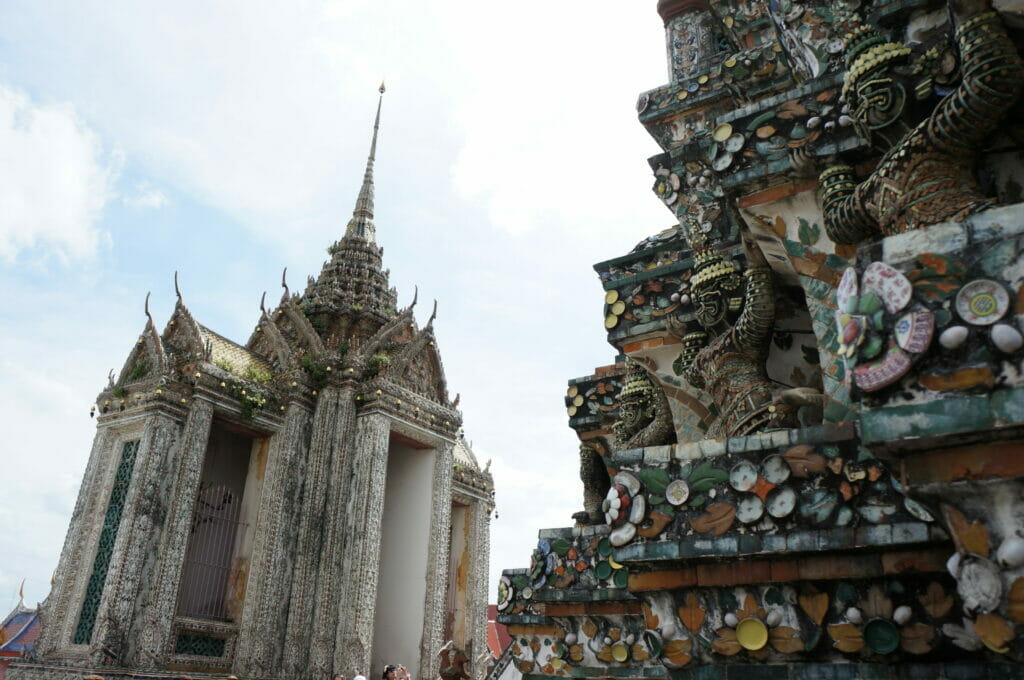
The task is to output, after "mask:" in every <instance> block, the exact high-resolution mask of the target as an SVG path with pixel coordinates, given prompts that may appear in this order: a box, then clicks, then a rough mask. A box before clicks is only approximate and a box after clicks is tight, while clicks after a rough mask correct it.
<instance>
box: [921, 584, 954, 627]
mask: <svg viewBox="0 0 1024 680" xmlns="http://www.w3.org/2000/svg"><path fill="white" fill-rule="evenodd" d="M917 601H918V602H920V603H921V606H922V607H924V610H925V611H926V612H928V615H929V616H931V617H932V618H934V619H941V618H942V617H943V616H945V615H946V614H948V613H949V610H950V609H952V608H953V596H952V595H948V594H947V593H946V591H945V590H944V589H943V588H942V586H941V585H939V584H938V583H936V582H935V581H932V582H931V583H930V584H929V585H928V590H926V591H925V592H924V594H923V595H920V596H918V598H917Z"/></svg>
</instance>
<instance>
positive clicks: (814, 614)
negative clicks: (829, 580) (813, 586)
mask: <svg viewBox="0 0 1024 680" xmlns="http://www.w3.org/2000/svg"><path fill="white" fill-rule="evenodd" d="M798 602H799V603H800V608H801V609H803V610H804V613H805V614H807V617H808V618H810V619H811V621H814V623H815V625H818V626H820V625H821V622H822V621H823V620H824V619H825V614H827V613H828V594H826V593H817V594H816V595H801V596H800V597H799V599H798Z"/></svg>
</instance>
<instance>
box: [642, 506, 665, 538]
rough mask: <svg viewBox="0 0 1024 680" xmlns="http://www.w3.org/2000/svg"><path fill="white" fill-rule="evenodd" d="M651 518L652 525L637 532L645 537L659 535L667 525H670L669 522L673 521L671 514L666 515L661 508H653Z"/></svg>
mask: <svg viewBox="0 0 1024 680" xmlns="http://www.w3.org/2000/svg"><path fill="white" fill-rule="evenodd" d="M650 520H651V525H650V526H649V527H644V528H642V529H637V533H638V534H640V535H641V536H643V537H644V538H655V537H656V536H658V535H659V534H660V533H661V532H662V531H664V530H665V527H667V526H668V523H669V522H671V521H672V517H671V516H670V515H666V514H665V513H663V512H661V511H659V510H652V511H651V516H650Z"/></svg>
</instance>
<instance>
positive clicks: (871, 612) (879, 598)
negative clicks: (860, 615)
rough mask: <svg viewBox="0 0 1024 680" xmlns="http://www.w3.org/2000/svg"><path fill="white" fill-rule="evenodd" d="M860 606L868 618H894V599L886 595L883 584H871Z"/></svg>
mask: <svg viewBox="0 0 1024 680" xmlns="http://www.w3.org/2000/svg"><path fill="white" fill-rule="evenodd" d="M860 608H861V609H862V610H863V611H864V615H865V616H867V617H868V618H880V619H889V618H892V600H890V599H889V598H888V597H887V596H886V594H885V592H884V591H883V590H882V588H881V586H878V585H874V586H871V588H869V589H868V594H867V597H865V598H864V599H863V600H861V603H860Z"/></svg>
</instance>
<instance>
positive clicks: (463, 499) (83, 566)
mask: <svg viewBox="0 0 1024 680" xmlns="http://www.w3.org/2000/svg"><path fill="white" fill-rule="evenodd" d="M383 91H384V90H383V86H381V94H382V95H383ZM379 123H380V104H379V103H378V107H377V118H376V121H375V123H374V128H373V143H372V145H371V148H370V155H369V160H368V162H367V166H366V173H365V176H364V179H363V184H362V189H361V191H360V193H359V197H358V200H357V201H356V206H355V210H354V212H353V215H352V219H351V220H350V221H349V223H348V227H347V229H346V231H345V235H344V237H343V238H341V239H340V240H339V241H337V242H336V243H335V244H333V245H332V246H331V247H330V248H329V252H330V260H329V261H327V262H326V263H325V264H324V266H323V270H322V271H321V272H320V275H319V276H318V277H317V278H315V279H314V278H312V277H310V279H309V282H308V285H307V286H306V289H305V290H304V291H303V292H301V293H294V294H293V293H292V292H291V291H290V290H289V288H288V286H287V282H286V281H285V280H282V286H283V287H284V294H283V296H282V298H281V301H280V303H279V304H278V305H277V307H276V308H267V307H266V306H265V305H263V304H261V307H260V314H259V318H258V320H257V322H256V325H255V329H254V331H253V333H252V335H251V337H250V338H249V339H248V341H247V342H246V343H245V344H244V345H240V344H236V343H234V342H232V341H230V340H228V339H226V338H225V337H223V336H221V335H219V334H217V333H216V332H214V331H212V330H211V329H209V328H207V327H205V326H203V325H202V324H200V323H199V322H198V321H197V320H196V319H195V318H194V317H193V315H192V313H191V312H190V311H189V309H188V307H186V305H185V302H184V299H183V298H182V296H181V294H180V292H179V293H178V301H177V305H176V306H175V309H174V313H173V314H172V316H171V318H170V320H169V321H168V322H167V324H166V326H165V327H164V329H163V330H162V331H159V330H157V327H156V325H155V324H154V322H153V319H152V317H149V318H148V321H147V323H146V326H145V329H144V330H143V332H142V334H141V335H140V336H139V338H138V340H137V342H135V344H134V347H133V349H132V351H131V352H130V354H129V355H128V358H127V360H126V361H125V364H124V368H123V369H122V370H121V372H120V374H119V375H118V376H117V377H114V376H113V374H112V375H111V378H110V381H109V384H108V385H107V387H106V388H105V389H104V390H103V391H102V392H101V393H100V395H99V398H98V400H97V402H96V404H97V407H98V413H97V414H96V415H97V420H98V427H97V432H96V438H95V440H94V442H93V447H92V452H91V454H90V456H89V461H88V465H87V467H86V472H85V477H84V479H83V481H82V487H81V491H80V493H79V497H78V502H77V504H76V506H75V509H74V514H73V516H72V519H71V525H70V528H69V529H68V533H67V538H66V539H65V543H64V548H63V552H62V553H61V558H60V562H59V566H58V568H57V572H56V575H55V580H54V585H53V590H52V592H51V594H50V596H49V598H48V599H47V600H46V602H45V603H44V604H43V605H42V607H41V610H40V612H39V615H40V617H41V619H42V628H41V632H40V634H39V637H38V639H37V640H36V644H35V646H34V648H33V649H32V651H31V653H30V654H29V655H28V656H27V657H23V658H22V659H21V661H20V662H19V663H16V664H14V665H13V666H12V667H11V668H10V670H9V671H8V672H9V678H10V679H11V680H30V679H43V678H46V679H48V680H56V679H57V678H76V679H77V678H81V677H83V676H89V677H93V678H94V679H95V677H96V676H99V677H101V678H110V677H115V676H117V677H120V676H128V675H130V676H132V677H136V678H139V677H153V678H156V677H167V676H168V675H170V676H171V677H173V676H177V675H179V674H181V673H189V674H191V675H192V676H202V675H216V676H219V677H224V676H226V675H232V676H240V677H253V678H288V679H290V680H291V679H296V678H318V679H320V678H322V679H327V678H330V677H332V676H333V675H334V674H335V673H344V674H346V675H347V676H348V677H352V676H354V675H355V674H356V673H357V672H362V673H363V674H364V675H366V676H368V677H375V676H376V677H379V676H380V673H381V670H382V668H383V666H384V664H385V663H402V664H404V665H405V666H407V667H408V669H409V671H410V672H411V674H412V675H413V677H417V678H420V677H422V678H435V677H437V676H438V674H439V672H440V671H441V670H442V668H441V666H442V662H443V663H444V664H445V666H446V668H445V670H447V672H448V677H451V678H458V677H470V676H473V677H476V676H477V674H478V672H480V669H479V668H478V666H479V665H480V664H482V663H483V661H482V660H481V659H483V658H488V657H489V654H488V653H487V649H488V647H487V600H486V592H485V591H486V585H485V584H486V582H487V569H488V552H489V547H488V540H489V523H490V513H491V511H492V509H493V481H492V479H491V475H490V473H489V472H488V471H487V470H486V469H483V468H482V467H481V466H480V465H479V464H478V462H477V460H476V458H475V457H474V455H473V453H472V451H471V450H470V449H469V447H468V446H467V444H466V441H465V440H464V438H463V437H462V436H461V434H460V426H461V415H460V413H459V412H458V411H457V410H456V408H457V403H458V398H457V397H456V399H455V400H454V401H453V400H451V399H449V396H448V390H447V386H446V383H445V377H444V370H443V367H442V364H441V358H440V355H439V353H438V349H437V347H436V343H435V339H434V332H433V323H434V317H435V315H434V314H432V315H431V316H430V320H429V321H428V322H427V324H426V325H425V326H423V327H419V326H418V325H417V323H416V320H415V318H414V316H413V310H414V306H415V304H416V299H415V297H414V298H413V300H412V303H411V304H409V305H408V306H406V307H401V308H400V307H399V305H398V299H397V295H396V292H395V290H394V289H393V288H390V287H389V284H388V272H387V271H385V270H383V269H382V264H381V257H382V252H383V251H382V248H381V247H379V246H378V245H377V243H376V237H375V228H374V224H373V210H374V187H373V164H374V158H375V155H376V146H377V134H378V128H379ZM176 288H177V283H176ZM434 311H435V313H436V304H435V309H434ZM146 313H147V316H149V310H148V305H147V310H146ZM449 642H450V644H448V643H449ZM443 648H445V651H444V652H443V653H442V649H443ZM452 667H457V668H456V671H453V670H452Z"/></svg>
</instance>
